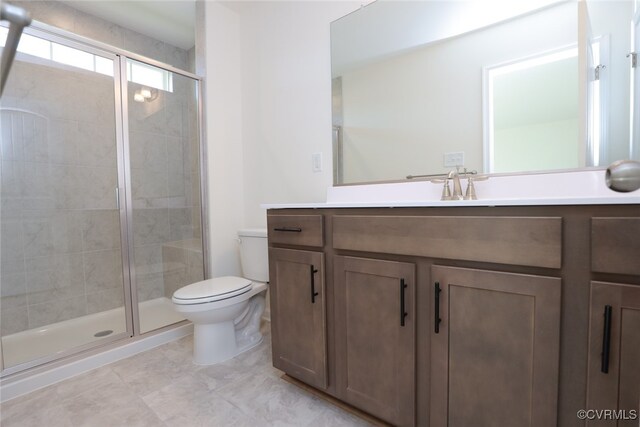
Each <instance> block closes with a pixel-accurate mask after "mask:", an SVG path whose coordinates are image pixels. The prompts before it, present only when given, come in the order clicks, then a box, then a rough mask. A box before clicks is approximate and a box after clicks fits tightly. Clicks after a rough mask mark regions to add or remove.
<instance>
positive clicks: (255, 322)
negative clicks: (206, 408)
mask: <svg viewBox="0 0 640 427" xmlns="http://www.w3.org/2000/svg"><path fill="white" fill-rule="evenodd" d="M238 237H239V239H238V241H239V243H240V254H241V256H240V260H241V265H242V267H243V272H244V275H245V276H247V277H246V278H244V277H235V276H225V277H216V278H213V279H207V280H203V281H201V282H197V283H192V284H190V285H187V286H184V287H182V288H180V289H178V290H177V291H175V293H174V294H173V298H172V301H173V305H174V308H175V309H176V311H178V312H179V313H180V314H181V315H183V316H184V317H185V318H186V319H187V320H190V321H191V322H193V362H194V363H196V364H198V365H212V364H214V363H220V362H223V361H225V360H228V359H231V358H233V357H235V356H237V355H238V354H240V353H242V352H244V351H246V350H249V349H250V348H252V347H255V346H256V345H258V344H260V343H261V342H262V334H261V333H260V319H261V317H262V313H263V311H264V306H265V298H264V294H265V291H266V289H267V284H266V282H267V280H268V278H269V270H268V262H267V253H268V250H267V232H266V230H262V229H248V230H241V231H239V232H238ZM245 266H246V268H245ZM247 273H248V274H247Z"/></svg>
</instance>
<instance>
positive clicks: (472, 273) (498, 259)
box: [267, 205, 640, 427]
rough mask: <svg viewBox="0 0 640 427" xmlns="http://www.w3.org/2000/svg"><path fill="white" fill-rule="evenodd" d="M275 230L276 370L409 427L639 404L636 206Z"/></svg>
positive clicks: (351, 220)
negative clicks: (607, 316) (607, 331)
mask: <svg viewBox="0 0 640 427" xmlns="http://www.w3.org/2000/svg"><path fill="white" fill-rule="evenodd" d="M267 222H268V227H269V247H270V277H271V284H270V286H271V287H270V290H271V318H272V340H273V358H274V362H273V363H274V366H276V367H277V368H279V369H281V370H283V371H284V372H285V373H287V374H289V375H290V376H292V377H295V378H297V379H299V380H301V381H303V382H305V383H307V384H309V385H311V386H313V387H315V388H317V389H319V390H322V391H323V392H325V393H327V394H329V395H330V396H333V397H335V398H337V399H340V400H342V401H344V402H346V403H347V404H349V405H351V406H353V407H355V408H358V409H360V410H362V411H365V412H367V413H369V414H371V415H373V416H375V417H377V418H379V419H380V420H382V421H384V422H386V423H389V424H392V425H399V426H420V427H422V426H425V427H445V426H470V425H473V426H544V427H553V426H562V427H583V426H584V425H585V421H584V420H582V419H580V418H579V417H578V416H577V412H578V411H579V410H581V409H611V410H616V409H636V410H638V409H640V408H638V406H639V405H640V301H639V299H640V206H638V205H611V206H606V205H597V206H596V205H594V206H519V207H518V206H513V207H464V208H463V207H451V208H446V207H439V208H426V207H425V208H393V209H389V208H339V209H337V208H336V209H270V210H269V211H268V213H267ZM315 270H317V271H318V272H317V273H312V271H315ZM312 274H313V275H312ZM312 277H313V281H312ZM621 283H624V284H621ZM436 284H437V285H436ZM312 285H313V286H314V289H315V290H312ZM436 286H437V287H436ZM438 289H439V290H438ZM312 293H317V294H318V295H316V299H315V302H314V301H312V297H311V295H312ZM605 307H611V309H610V312H611V315H610V319H611V322H610V323H609V324H608V325H610V334H609V335H608V340H609V341H608V342H609V343H610V344H609V352H608V354H609V373H606V374H605V373H603V372H601V363H602V360H601V359H602V354H601V353H602V352H603V350H602V345H603V339H604V336H603V334H604V331H605V324H604V321H605V316H604V310H605ZM405 313H406V315H405ZM437 319H439V321H437ZM587 349H588V351H587ZM633 405H635V406H633ZM624 422H625V421H623V422H621V423H620V422H619V423H618V424H615V421H614V422H613V423H612V422H611V421H609V422H608V423H603V424H599V423H596V422H593V421H589V424H590V425H591V424H594V425H596V424H597V425H618V426H623V425H634V426H637V421H635V424H624Z"/></svg>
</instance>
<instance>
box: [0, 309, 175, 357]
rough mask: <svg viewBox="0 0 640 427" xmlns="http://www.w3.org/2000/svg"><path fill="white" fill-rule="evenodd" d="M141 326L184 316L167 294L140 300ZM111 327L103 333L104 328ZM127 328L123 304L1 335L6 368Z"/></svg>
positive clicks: (160, 324) (148, 328)
mask: <svg viewBox="0 0 640 427" xmlns="http://www.w3.org/2000/svg"><path fill="white" fill-rule="evenodd" d="M138 312H139V314H140V330H141V331H142V332H143V333H144V332H149V331H152V330H154V329H158V328H161V327H163V326H167V325H170V324H173V323H177V322H180V321H182V320H184V317H182V316H180V315H179V314H178V313H177V312H176V311H175V310H174V309H173V303H172V302H171V300H169V299H167V298H164V297H162V298H156V299H152V300H148V301H143V302H141V303H140V304H139V306H138ZM107 331H111V332H110V333H107V334H105V332H107ZM123 332H126V322H125V312H124V307H118V308H114V309H112V310H107V311H103V312H100V313H95V314H89V315H87V316H82V317H77V318H75V319H69V320H64V321H62V322H57V323H52V324H50V325H47V326H44V327H41V328H35V329H29V330H26V331H22V332H18V333H15V334H11V335H7V336H4V337H2V351H3V357H4V366H5V368H7V367H11V366H15V365H18V364H21V363H25V362H29V361H31V360H36V359H39V358H42V357H45V356H50V355H53V354H56V353H59V352H63V351H66V350H70V349H73V348H75V347H79V346H83V345H86V344H90V343H93V342H97V341H100V340H101V339H102V338H103V337H109V336H113V335H117V334H121V333H123Z"/></svg>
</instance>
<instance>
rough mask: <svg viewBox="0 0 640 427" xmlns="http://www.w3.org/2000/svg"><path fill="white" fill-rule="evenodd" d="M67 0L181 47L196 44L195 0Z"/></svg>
mask: <svg viewBox="0 0 640 427" xmlns="http://www.w3.org/2000/svg"><path fill="white" fill-rule="evenodd" d="M65 3H67V4H69V5H70V6H72V7H74V8H76V9H78V10H81V11H82V12H85V13H88V14H91V15H94V16H97V17H99V18H102V19H104V20H106V21H109V22H113V23H115V24H118V25H121V26H123V27H125V28H129V29H132V30H134V31H137V32H139V33H141V34H144V35H146V36H149V37H151V38H154V39H156V40H160V41H163V42H165V43H169V44H171V45H173V46H176V47H179V48H181V49H185V50H189V49H191V48H192V47H193V46H194V45H195V16H196V12H195V11H196V6H195V5H196V3H195V0H168V1H164V0H163V1H149V0H147V1H133V0H126V1H122V0H94V1H86V0H85V1H78V0H75V1H65Z"/></svg>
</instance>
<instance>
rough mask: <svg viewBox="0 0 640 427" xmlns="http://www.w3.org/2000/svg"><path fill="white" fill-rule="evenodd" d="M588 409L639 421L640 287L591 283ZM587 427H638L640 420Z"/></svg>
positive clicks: (610, 422)
mask: <svg viewBox="0 0 640 427" xmlns="http://www.w3.org/2000/svg"><path fill="white" fill-rule="evenodd" d="M639 262H640V261H639ZM587 408H589V409H613V410H623V411H626V413H627V416H629V414H630V413H631V411H634V410H635V411H636V412H635V413H636V414H637V416H639V417H640V286H632V285H625V284H618V283H606V282H592V283H591V310H590V326H589V377H588V384H587ZM588 425H602V426H620V427H622V426H629V427H636V426H637V425H638V420H637V419H636V420H632V419H627V420H624V419H623V420H619V421H617V422H616V420H608V421H590V422H588Z"/></svg>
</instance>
